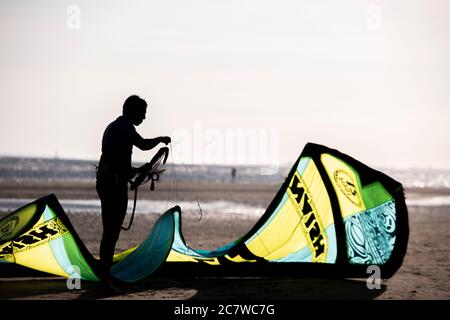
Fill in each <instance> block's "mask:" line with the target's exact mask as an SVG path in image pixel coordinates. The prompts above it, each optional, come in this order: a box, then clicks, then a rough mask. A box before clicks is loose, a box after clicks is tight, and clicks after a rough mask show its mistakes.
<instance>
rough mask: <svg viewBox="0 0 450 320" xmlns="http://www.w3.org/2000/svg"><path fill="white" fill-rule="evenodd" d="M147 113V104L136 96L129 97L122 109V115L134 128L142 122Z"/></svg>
mask: <svg viewBox="0 0 450 320" xmlns="http://www.w3.org/2000/svg"><path fill="white" fill-rule="evenodd" d="M146 113H147V102H145V100H144V99H142V98H140V97H139V96H137V95H132V96H129V97H128V98H127V99H126V100H125V102H124V104H123V109H122V114H123V115H124V116H125V117H127V118H128V119H130V120H131V122H133V124H134V125H135V126H138V125H140V124H141V123H142V121H144V119H145V114H146Z"/></svg>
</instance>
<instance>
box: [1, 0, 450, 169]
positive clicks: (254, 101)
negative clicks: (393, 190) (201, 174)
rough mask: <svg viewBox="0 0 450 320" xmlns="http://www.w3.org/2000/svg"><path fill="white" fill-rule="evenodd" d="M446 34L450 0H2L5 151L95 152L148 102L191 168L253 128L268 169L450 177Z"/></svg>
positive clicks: (149, 127) (219, 155) (151, 122)
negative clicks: (320, 167) (358, 168)
mask: <svg viewBox="0 0 450 320" xmlns="http://www.w3.org/2000/svg"><path fill="white" fill-rule="evenodd" d="M449 30H450V3H449V2H448V1H430V0H424V1H360V0H355V1H317V0H315V1H299V0H295V1H264V0H254V1H250V0H249V1H245V0H240V1H227V0H220V1H218V0H177V1H175V0H172V1H160V0H159V1H75V0H74V1H36V0H33V1H20V0H14V1H1V2H0V83H1V86H0V135H1V137H2V138H1V140H0V155H20V156H44V157H53V156H55V154H57V155H58V156H59V157H61V158H77V159H98V157H99V156H100V146H101V137H102V134H103V130H104V128H105V127H106V125H107V124H108V123H109V122H111V121H112V120H114V119H115V118H116V117H117V116H119V115H120V114H121V110H122V104H123V101H124V99H125V98H126V97H127V96H129V95H130V94H138V95H140V96H141V97H143V98H144V99H146V100H147V102H148V103H149V109H148V114H147V120H146V121H145V122H144V123H143V124H142V125H141V126H139V127H138V128H137V130H138V132H139V133H140V134H141V135H142V136H144V137H155V136H158V135H171V136H173V137H175V136H177V135H178V136H180V135H181V137H182V138H181V140H178V143H177V144H175V145H174V153H178V155H180V154H183V155H185V153H184V152H187V153H188V154H189V153H190V154H191V155H190V156H189V155H188V156H185V157H184V158H182V157H181V156H180V160H182V161H183V162H197V163H198V162H217V163H220V162H221V159H222V160H223V162H226V161H228V160H229V161H231V162H232V161H234V160H236V162H239V161H241V162H242V159H238V158H239V157H238V154H239V152H238V151H237V150H238V149H239V148H240V147H242V146H240V147H238V146H236V145H233V141H231V142H230V141H228V142H227V137H229V136H233V135H235V136H236V135H237V136H239V132H241V131H245V130H247V131H246V132H247V133H249V132H250V135H252V134H257V136H254V138H255V137H256V138H255V139H256V140H255V139H254V140H249V141H253V142H249V143H247V144H246V145H244V148H246V150H251V152H254V153H253V155H254V154H259V153H265V154H266V155H267V154H268V155H269V156H268V157H267V159H268V161H269V162H270V161H278V162H280V163H283V164H286V163H293V162H294V161H295V160H296V158H297V157H298V155H299V154H300V152H301V150H302V148H303V146H304V145H305V144H306V142H308V141H309V142H316V143H321V144H325V145H327V146H329V147H333V148H337V149H339V150H340V151H342V152H344V153H347V154H349V155H351V156H353V157H355V158H357V159H359V160H361V161H363V162H365V163H366V164H369V165H375V166H389V167H399V168H402V167H434V168H450V90H449V89H450V58H449V57H450V36H449ZM186 137H187V138H186ZM252 148H253V149H252ZM264 148H266V149H264ZM263 149H264V150H263ZM182 151H183V152H182ZM192 154H196V155H197V157H194V156H192ZM148 157H149V154H146V153H144V152H141V151H135V153H134V160H144V159H147V158H148ZM227 157H228V158H227ZM244 158H245V157H244ZM211 159H212V160H211ZM227 159H228V160H227ZM252 159H253V160H254V158H252V156H251V155H250V156H248V157H247V158H245V159H244V162H245V161H246V160H248V162H251V161H250V160H252ZM253 162H254V161H253Z"/></svg>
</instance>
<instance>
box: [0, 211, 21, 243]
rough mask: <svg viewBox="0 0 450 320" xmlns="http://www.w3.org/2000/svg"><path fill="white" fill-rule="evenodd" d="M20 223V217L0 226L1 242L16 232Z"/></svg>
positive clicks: (12, 218) (15, 217)
mask: <svg viewBox="0 0 450 320" xmlns="http://www.w3.org/2000/svg"><path fill="white" fill-rule="evenodd" d="M19 221H20V219H19V217H18V216H13V217H11V218H9V219H8V220H6V221H5V222H4V223H3V224H2V225H0V240H3V239H4V238H6V237H8V236H9V235H11V234H12V233H13V232H14V231H15V229H16V227H17V225H18V224H19Z"/></svg>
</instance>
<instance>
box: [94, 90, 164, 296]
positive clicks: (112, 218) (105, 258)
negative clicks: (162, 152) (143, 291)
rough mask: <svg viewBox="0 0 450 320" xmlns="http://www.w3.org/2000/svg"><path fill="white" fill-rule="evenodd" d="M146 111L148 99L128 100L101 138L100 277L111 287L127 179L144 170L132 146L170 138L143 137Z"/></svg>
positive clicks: (143, 146) (150, 146)
mask: <svg viewBox="0 0 450 320" xmlns="http://www.w3.org/2000/svg"><path fill="white" fill-rule="evenodd" d="M146 112H147V102H145V100H144V99H141V98H140V97H139V96H137V95H132V96H130V97H128V98H127V99H126V100H125V103H124V104H123V112H122V115H121V116H120V117H118V118H117V119H116V120H114V121H113V122H111V123H110V124H109V125H108V126H107V127H106V129H105V132H104V134H103V139H102V155H101V157H100V163H99V165H98V170H97V184H96V188H97V192H98V195H99V198H100V201H101V207H102V222H103V236H102V241H101V243H100V268H101V280H102V283H103V284H104V285H106V286H107V287H108V288H112V289H116V287H115V284H113V282H112V280H113V278H112V276H111V266H112V262H113V255H114V250H115V246H116V242H117V240H118V239H119V235H120V230H121V226H122V223H123V220H124V218H125V215H126V212H127V205H128V182H129V180H130V179H131V178H132V177H133V175H135V174H136V173H138V172H140V170H143V167H141V168H133V167H132V166H131V154H132V149H133V146H136V147H138V148H139V149H141V150H151V149H153V148H154V147H156V146H157V145H158V144H159V143H165V144H166V145H167V144H168V143H170V142H171V139H170V137H157V138H154V139H144V138H142V137H141V136H140V135H139V134H138V133H137V132H136V129H135V126H138V125H140V124H141V123H142V122H143V121H144V119H145V115H146Z"/></svg>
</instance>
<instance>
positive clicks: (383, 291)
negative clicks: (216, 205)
mask: <svg viewBox="0 0 450 320" xmlns="http://www.w3.org/2000/svg"><path fill="white" fill-rule="evenodd" d="M278 187H279V186H278V185H251V184H231V183H223V184H212V183H203V184H196V185H195V186H193V185H190V184H188V183H184V184H178V186H177V194H176V196H177V199H178V200H184V201H196V200H195V199H196V195H197V197H198V199H199V201H200V203H202V202H206V201H213V200H228V201H235V202H242V203H247V204H252V205H255V204H256V205H260V206H262V207H266V206H267V205H268V204H269V203H270V201H271V200H272V198H273V196H274V195H275V193H276V191H277V190H278ZM169 189H171V191H170V193H169ZM48 193H55V194H56V196H57V197H58V198H59V199H97V198H96V193H95V188H94V187H93V186H92V185H89V184H78V185H77V184H74V185H71V186H67V185H63V184H62V185H51V186H49V185H45V184H27V185H20V184H9V185H0V197H2V198H7V197H15V198H32V199H33V198H38V197H40V196H43V195H46V194H48ZM170 194H172V197H173V194H174V192H173V187H172V186H169V185H164V184H160V185H158V186H157V191H156V192H153V193H150V192H147V191H145V192H141V195H140V198H145V199H153V200H164V199H167V198H168V195H169V196H170ZM433 195H449V194H448V190H426V191H423V190H406V196H407V198H420V197H429V196H433ZM130 199H131V194H130ZM172 199H173V198H172ZM182 209H183V208H182ZM408 209H409V224H410V237H409V243H408V251H407V254H406V257H405V259H404V262H403V265H402V267H401V268H400V269H399V271H398V272H397V273H396V274H395V275H394V276H393V277H392V278H391V279H388V280H383V282H382V285H381V287H380V289H374V290H369V289H368V288H367V285H366V281H365V279H341V280H337V279H317V278H315V279H314V278H287V277H283V276H282V275H280V277H276V278H201V277H196V278H189V277H183V276H182V273H181V272H180V277H174V278H170V279H168V278H157V277H150V278H148V279H146V280H144V281H142V282H140V283H138V284H137V285H136V286H135V287H134V288H133V289H131V290H130V291H128V292H127V293H126V294H122V295H110V294H107V293H105V292H104V291H103V290H102V289H101V288H100V287H99V286H98V285H97V284H95V283H89V282H84V281H83V282H82V288H81V290H73V291H70V290H68V289H67V286H66V280H65V279H62V278H59V277H32V278H29V277H27V278H0V299H43V300H53V299H59V300H60V299H64V300H65V299H133V300H135V299H139V300H141V299H145V300H147V299H150V300H166V299H171V300H179V299H180V300H184V299H200V300H209V299H215V300H222V299H257V300H267V299H273V300H297V299H383V300H390V299H396V300H397V299H398V300H409V299H445V300H448V299H449V298H450V231H449V227H450V207H446V206H441V207H418V206H410V207H409V208H408ZM4 214H5V213H2V214H0V215H1V216H2V215H4ZM68 216H69V218H70V220H71V222H72V223H73V225H74V227H75V229H76V230H77V231H78V232H79V235H80V237H81V239H82V240H83V241H84V243H85V244H86V246H87V247H88V249H89V250H90V252H92V253H93V254H94V255H98V252H99V242H100V238H101V219H100V216H99V215H97V214H90V213H77V214H74V213H70V212H69V213H68ZM156 219H157V215H148V214H147V215H146V214H137V215H136V217H135V222H134V224H133V227H132V228H131V230H130V231H127V232H125V231H123V232H122V233H121V236H120V239H119V241H118V243H117V248H116V249H117V251H121V250H125V249H127V248H129V247H131V246H134V245H137V244H139V243H140V242H141V241H142V240H143V239H144V238H145V237H146V235H147V234H148V232H150V230H151V228H152V226H153V224H154V222H155V221H156ZM257 219H258V217H243V216H241V215H239V214H228V215H223V214H222V215H221V214H220V213H215V214H209V213H206V214H205V213H203V217H202V219H201V220H200V221H199V214H196V213H190V214H185V215H183V233H184V237H185V239H186V242H187V243H188V245H190V246H191V247H193V248H198V249H214V248H217V247H218V246H221V245H224V244H227V243H229V242H230V241H233V240H235V239H236V238H237V237H239V236H242V235H243V234H245V233H246V232H247V231H248V230H250V228H251V227H252V226H253V225H254V224H255V223H256V221H257Z"/></svg>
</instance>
